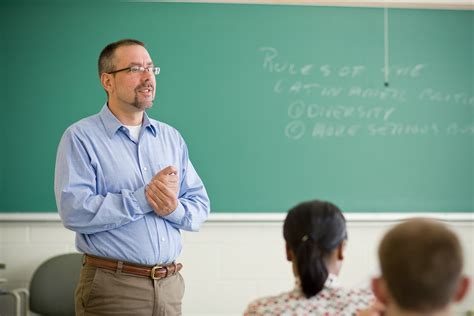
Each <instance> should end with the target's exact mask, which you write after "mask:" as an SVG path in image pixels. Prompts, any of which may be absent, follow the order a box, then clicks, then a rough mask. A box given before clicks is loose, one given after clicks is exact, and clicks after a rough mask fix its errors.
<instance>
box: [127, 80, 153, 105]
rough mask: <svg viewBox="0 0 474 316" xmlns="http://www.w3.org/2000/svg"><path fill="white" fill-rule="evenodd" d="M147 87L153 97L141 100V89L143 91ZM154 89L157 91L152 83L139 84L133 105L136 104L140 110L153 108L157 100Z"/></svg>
mask: <svg viewBox="0 0 474 316" xmlns="http://www.w3.org/2000/svg"><path fill="white" fill-rule="evenodd" d="M145 89H149V91H150V92H151V94H152V97H151V98H150V99H149V98H145V100H140V93H141V91H143V90H145ZM154 91H155V90H154V87H153V85H152V84H150V83H145V84H143V85H139V86H138V87H136V88H135V98H134V100H133V102H132V103H131V105H132V106H134V107H135V108H137V109H139V110H144V109H149V108H151V107H152V106H153V101H155V95H154V94H153V92H154Z"/></svg>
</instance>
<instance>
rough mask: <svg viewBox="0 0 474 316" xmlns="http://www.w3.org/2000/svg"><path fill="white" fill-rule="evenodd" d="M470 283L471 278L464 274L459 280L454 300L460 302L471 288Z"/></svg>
mask: <svg viewBox="0 0 474 316" xmlns="http://www.w3.org/2000/svg"><path fill="white" fill-rule="evenodd" d="M469 284H470V279H469V277H467V276H465V275H463V276H462V277H461V280H460V281H459V285H458V289H457V290H456V293H455V294H454V297H453V301H454V302H456V303H457V302H460V301H461V300H462V299H463V298H464V296H466V294H467V292H468V290H469Z"/></svg>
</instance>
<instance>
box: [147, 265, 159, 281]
mask: <svg viewBox="0 0 474 316" xmlns="http://www.w3.org/2000/svg"><path fill="white" fill-rule="evenodd" d="M159 268H162V266H160V265H156V266H154V267H153V268H151V272H150V277H151V278H152V279H153V280H159V279H160V278H159V277H156V276H155V271H156V270H157V269H159Z"/></svg>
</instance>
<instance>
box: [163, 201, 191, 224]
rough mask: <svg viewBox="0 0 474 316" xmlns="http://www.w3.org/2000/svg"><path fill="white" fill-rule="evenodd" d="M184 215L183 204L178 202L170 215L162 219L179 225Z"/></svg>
mask: <svg viewBox="0 0 474 316" xmlns="http://www.w3.org/2000/svg"><path fill="white" fill-rule="evenodd" d="M185 213H186V212H185V211H184V206H183V204H181V203H180V202H179V200H178V207H177V208H176V209H175V210H174V211H173V212H172V213H170V214H168V215H166V216H164V217H163V218H164V219H166V220H168V221H170V222H172V223H175V224H180V223H181V222H182V221H183V218H184V215H185Z"/></svg>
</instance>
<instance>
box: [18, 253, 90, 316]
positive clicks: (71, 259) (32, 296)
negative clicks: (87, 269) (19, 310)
mask: <svg viewBox="0 0 474 316" xmlns="http://www.w3.org/2000/svg"><path fill="white" fill-rule="evenodd" d="M81 266H82V254H80V253H68V254H63V255H58V256H55V257H52V258H49V259H48V260H46V261H45V262H43V263H42V264H41V265H40V266H39V267H38V268H37V269H36V271H35V272H34V273H33V277H32V279H31V282H30V288H29V306H27V309H26V310H28V308H29V310H30V311H32V312H34V313H36V314H40V315H47V316H68V315H72V316H74V314H75V313H74V291H75V289H76V285H77V283H78V282H79V274H80V271H81Z"/></svg>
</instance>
